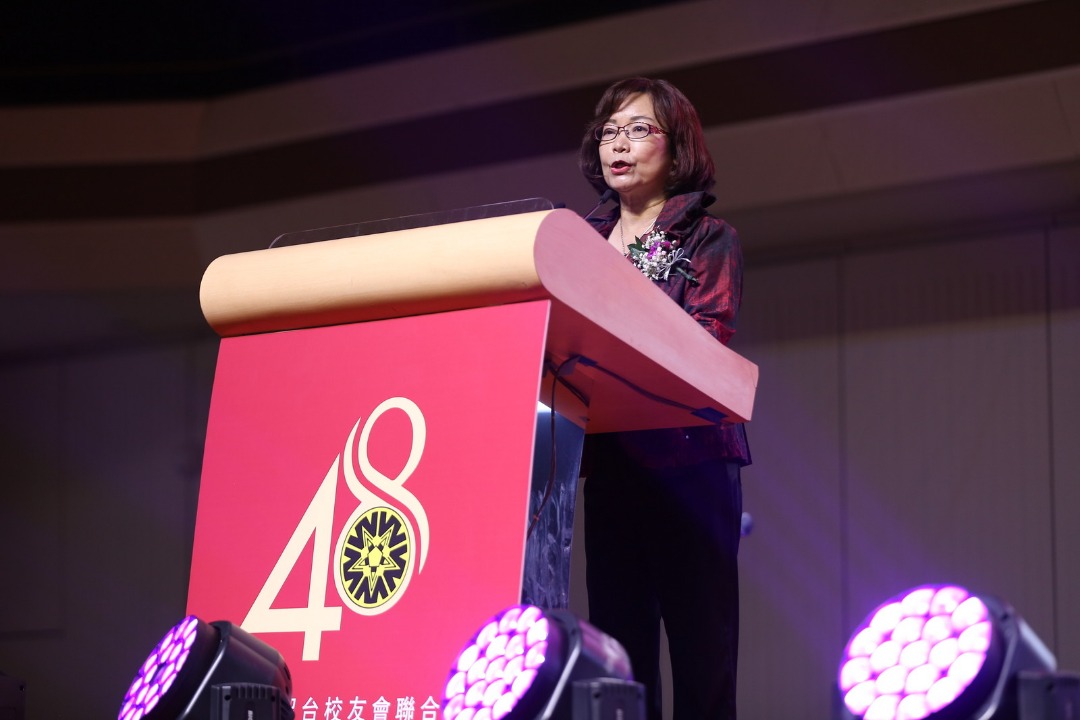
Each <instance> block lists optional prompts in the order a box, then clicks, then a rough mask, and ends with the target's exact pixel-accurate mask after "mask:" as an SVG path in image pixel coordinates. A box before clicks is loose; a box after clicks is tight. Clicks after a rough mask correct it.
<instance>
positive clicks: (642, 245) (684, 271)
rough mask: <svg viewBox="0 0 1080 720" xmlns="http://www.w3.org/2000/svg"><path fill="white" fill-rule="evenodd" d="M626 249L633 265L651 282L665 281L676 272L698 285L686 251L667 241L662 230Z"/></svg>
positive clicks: (671, 241) (651, 233) (677, 244)
mask: <svg viewBox="0 0 1080 720" xmlns="http://www.w3.org/2000/svg"><path fill="white" fill-rule="evenodd" d="M626 249H627V251H628V252H629V255H628V257H629V258H630V260H631V261H633V263H634V265H636V266H637V267H638V269H639V270H641V272H643V273H644V274H645V276H646V277H648V278H650V279H652V280H667V279H668V277H669V276H670V275H671V273H673V272H676V273H678V274H680V275H682V276H683V277H685V278H686V279H687V280H688V281H689V282H690V284H691V285H697V284H698V281H697V278H695V277H694V274H693V268H692V267H691V265H690V258H688V257H686V251H685V250H683V249H682V248H681V247H679V241H678V240H668V238H667V233H665V232H664V231H663V230H652V231H650V232H649V233H647V234H646V235H644V236H643V237H640V238H638V239H637V240H636V241H634V244H633V245H629V246H627V248H626Z"/></svg>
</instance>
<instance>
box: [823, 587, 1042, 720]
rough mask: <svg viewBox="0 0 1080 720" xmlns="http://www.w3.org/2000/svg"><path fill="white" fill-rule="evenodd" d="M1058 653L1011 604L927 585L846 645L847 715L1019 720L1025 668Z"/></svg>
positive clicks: (841, 685) (890, 604)
mask: <svg viewBox="0 0 1080 720" xmlns="http://www.w3.org/2000/svg"><path fill="white" fill-rule="evenodd" d="M1055 666H1056V661H1055V659H1054V656H1053V655H1052V654H1051V653H1050V651H1049V650H1048V649H1047V648H1046V646H1045V645H1044V644H1043V643H1042V641H1041V640H1039V638H1038V637H1037V636H1036V635H1035V633H1034V632H1033V631H1032V630H1031V628H1030V627H1028V625H1027V623H1025V622H1024V621H1023V619H1021V618H1020V617H1019V616H1018V615H1017V614H1016V611H1015V610H1013V608H1011V607H1010V606H1008V605H1006V604H1004V603H1002V602H1001V601H999V600H997V599H995V598H992V597H989V596H984V595H974V594H972V593H970V592H969V591H968V590H966V589H964V588H961V587H958V586H956V585H923V586H920V587H917V588H913V589H911V590H908V591H906V592H903V593H901V594H899V595H896V596H895V597H893V598H891V599H889V600H888V601H886V602H885V603H883V604H882V605H881V606H879V607H878V608H877V609H876V610H874V611H873V612H872V613H870V614H869V615H868V616H867V617H866V619H865V620H864V621H863V623H862V624H861V625H860V626H859V627H858V628H856V630H855V632H854V633H852V635H851V639H850V640H849V642H848V644H847V646H846V647H845V648H844V654H843V657H842V658H841V660H840V667H839V671H838V677H837V687H838V689H839V691H840V694H841V696H842V699H843V703H842V705H843V707H842V708H841V709H840V712H841V716H842V718H843V719H844V720H850V719H851V718H859V719H861V720H923V719H924V718H926V719H928V720H1006V719H1008V720H1017V718H1018V709H1017V708H1018V706H1017V683H1018V674H1019V673H1020V672H1021V671H1041V672H1047V671H1053V670H1054V669H1055Z"/></svg>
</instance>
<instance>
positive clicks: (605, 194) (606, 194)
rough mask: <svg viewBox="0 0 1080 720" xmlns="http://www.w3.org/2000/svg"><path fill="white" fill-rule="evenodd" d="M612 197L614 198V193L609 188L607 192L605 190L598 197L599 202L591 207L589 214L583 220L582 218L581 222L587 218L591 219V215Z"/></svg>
mask: <svg viewBox="0 0 1080 720" xmlns="http://www.w3.org/2000/svg"><path fill="white" fill-rule="evenodd" d="M614 197H615V191H614V190H612V189H611V188H608V189H607V190H605V191H604V192H603V194H602V195H600V200H598V201H597V203H596V205H595V206H594V207H593V209H592V210H590V211H589V214H588V215H586V216H585V217H584V218H582V220H588V219H589V218H591V217H592V216H593V213H594V212H596V211H597V210H599V209H600V206H601V205H603V204H604V203H606V202H607V201H608V200H611V199H613V198H614Z"/></svg>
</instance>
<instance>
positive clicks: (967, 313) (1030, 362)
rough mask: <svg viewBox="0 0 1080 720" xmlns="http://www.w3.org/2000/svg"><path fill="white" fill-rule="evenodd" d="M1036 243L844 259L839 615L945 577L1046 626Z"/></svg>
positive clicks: (994, 242) (1048, 575)
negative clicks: (844, 489) (843, 601)
mask: <svg viewBox="0 0 1080 720" xmlns="http://www.w3.org/2000/svg"><path fill="white" fill-rule="evenodd" d="M1043 248H1044V244H1043V241H1042V238H1041V236H1040V235H1039V234H1035V233H1032V234H1026V235H1015V236H1007V237H997V238H987V239H981V240H968V241H958V242H954V243H950V244H946V245H938V246H927V247H922V248H910V249H906V250H898V251H895V252H889V253H880V254H873V255H865V256H861V257H857V258H852V259H851V260H850V261H849V262H847V263H846V266H845V277H846V281H845V285H846V288H845V295H844V306H845V323H846V326H847V328H846V330H847V334H846V336H845V341H844V368H845V386H844V389H843V392H844V400H843V401H844V415H845V418H844V426H845V435H844V441H843V442H844V446H845V452H846V457H847V467H846V469H845V472H846V475H847V486H848V506H847V511H846V518H845V521H846V523H847V533H848V536H849V545H848V548H847V551H848V558H847V563H848V566H849V572H850V594H851V595H850V600H849V604H850V607H851V612H852V615H851V618H850V619H851V622H852V623H855V622H858V621H859V620H861V618H862V617H863V616H864V615H865V614H866V613H867V612H869V611H870V610H871V609H872V608H873V607H874V606H876V605H877V604H878V603H880V602H882V601H884V600H885V599H887V598H888V597H890V596H891V595H893V594H895V593H897V592H900V591H902V590H904V589H905V588H907V587H909V586H912V585H917V584H920V583H924V582H957V583H960V584H963V585H966V586H968V587H970V588H971V589H973V590H977V591H981V592H987V593H990V594H994V595H997V596H999V597H1001V598H1002V599H1004V600H1006V601H1008V602H1011V603H1012V604H1014V605H1015V606H1016V608H1017V609H1018V610H1019V612H1020V613H1021V615H1023V616H1024V617H1025V618H1026V619H1027V620H1028V621H1029V623H1030V624H1031V625H1032V627H1033V628H1034V629H1035V631H1036V632H1037V633H1039V634H1040V635H1042V636H1044V637H1045V636H1050V634H1051V633H1052V632H1053V629H1054V628H1053V613H1052V601H1051V598H1052V594H1053V593H1052V580H1053V573H1052V566H1051V543H1052V537H1051V524H1050V521H1051V507H1050V492H1051V480H1050V465H1049V426H1048V417H1049V415H1048V412H1049V407H1048V399H1047V379H1046V367H1047V357H1046V320H1045V307H1044V305H1045V297H1046V288H1045V282H1044V278H1045V266H1044V263H1045V260H1044V252H1043Z"/></svg>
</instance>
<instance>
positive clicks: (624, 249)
mask: <svg viewBox="0 0 1080 720" xmlns="http://www.w3.org/2000/svg"><path fill="white" fill-rule="evenodd" d="M663 211H664V209H663V208H660V212H663ZM659 217H660V213H656V217H654V218H653V219H652V221H651V222H650V223H649V224H648V226H647V227H646V228H645V229H644V230H642V231H641V235H642V236H644V235H648V234H649V231H650V230H652V228H653V225H655V224H656V221H657V219H658V218H659ZM619 244H620V245H622V254H623V257H627V256H628V255H630V248H628V247H627V246H626V238H625V237H624V236H623V229H622V213H620V214H619Z"/></svg>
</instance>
